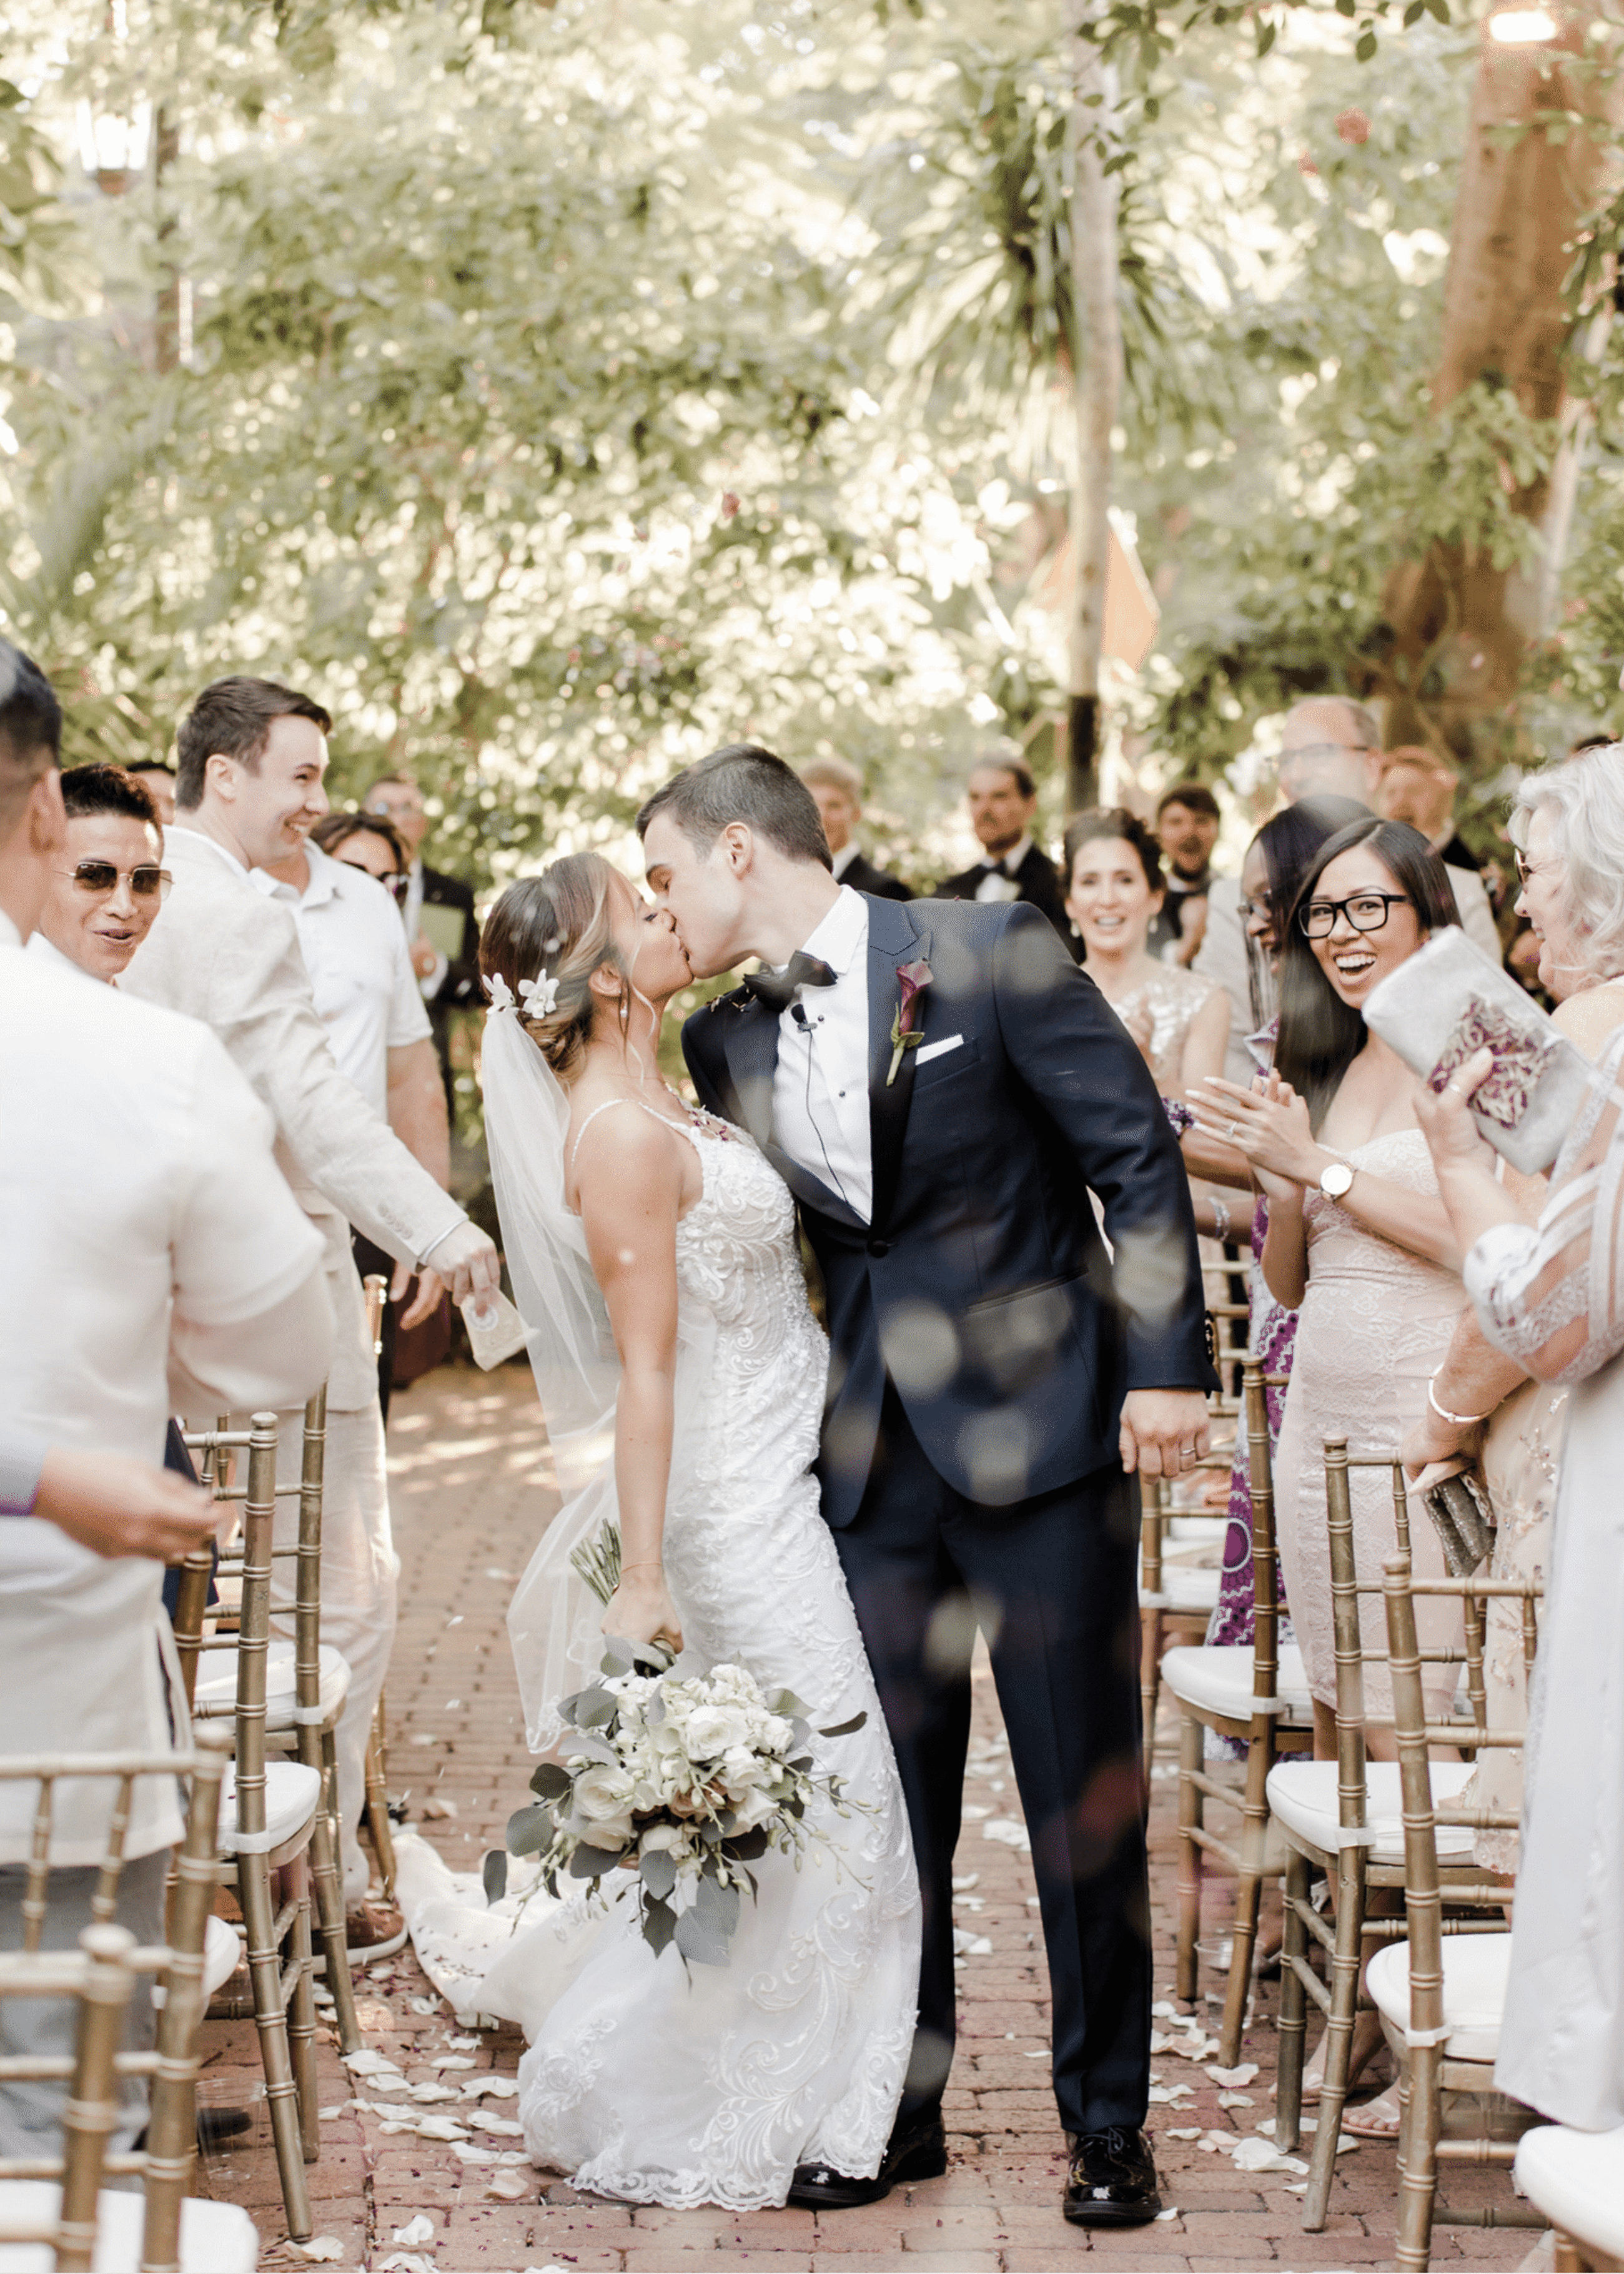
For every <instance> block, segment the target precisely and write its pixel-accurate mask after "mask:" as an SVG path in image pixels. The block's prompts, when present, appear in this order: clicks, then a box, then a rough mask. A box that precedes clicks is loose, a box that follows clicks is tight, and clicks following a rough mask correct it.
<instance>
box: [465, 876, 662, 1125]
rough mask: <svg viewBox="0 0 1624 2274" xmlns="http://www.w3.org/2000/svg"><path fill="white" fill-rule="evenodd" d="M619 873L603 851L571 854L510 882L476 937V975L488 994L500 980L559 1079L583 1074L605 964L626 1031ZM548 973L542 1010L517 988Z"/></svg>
mask: <svg viewBox="0 0 1624 2274" xmlns="http://www.w3.org/2000/svg"><path fill="white" fill-rule="evenodd" d="M615 885H616V874H615V871H614V870H613V869H611V868H610V866H609V864H608V862H607V861H606V860H605V859H604V858H603V855H601V853H571V854H569V855H566V857H565V858H564V859H563V860H562V861H555V862H554V863H553V865H552V867H551V868H550V869H544V870H542V872H541V874H540V876H539V877H525V878H523V879H522V881H521V882H520V883H518V884H517V885H509V886H508V889H507V891H506V892H504V893H503V894H502V898H501V899H500V900H498V901H497V903H496V905H495V907H494V908H493V909H492V910H491V912H490V914H489V915H488V916H487V918H486V920H485V926H484V930H482V932H481V933H480V975H481V977H482V978H483V979H484V980H485V982H486V989H485V991H486V993H487V996H488V995H489V993H490V991H491V990H490V982H491V981H492V980H493V979H497V978H500V979H503V980H505V981H506V982H507V984H508V987H509V988H510V990H511V992H512V995H513V998H514V1001H515V1003H516V1005H517V1012H516V1013H515V1015H516V1016H517V1019H518V1021H519V1024H520V1025H521V1026H522V1027H523V1028H524V1029H525V1033H526V1034H527V1035H529V1036H530V1038H531V1040H532V1042H533V1043H534V1044H535V1045H536V1048H537V1049H538V1050H540V1053H541V1055H542V1057H543V1058H545V1059H546V1060H547V1062H548V1065H550V1066H551V1067H552V1069H553V1072H554V1073H555V1074H556V1075H557V1076H558V1079H559V1080H560V1081H570V1078H571V1077H572V1076H573V1075H574V1074H575V1073H578V1071H579V1069H580V1064H581V1060H582V1059H583V1058H584V1057H585V1054H586V1041H587V1037H588V1035H590V1034H591V1032H592V1022H593V1009H594V1006H595V1005H599V1004H601V1002H602V1000H603V998H602V997H601V996H594V995H593V992H592V990H591V987H590V985H589V984H588V982H589V981H590V980H591V978H592V975H593V972H594V971H601V970H602V969H603V968H604V967H605V966H606V965H607V966H608V968H609V969H610V970H612V971H613V972H614V973H615V974H616V977H617V978H618V979H619V981H620V1005H619V1013H620V1022H621V1028H622V1030H623V1031H624V1028H625V1025H626V1021H627V1019H628V1017H629V1016H630V1014H631V988H630V987H629V985H628V984H627V981H626V973H625V969H624V967H623V964H622V961H621V956H620V951H619V949H618V948H617V947H616V945H615V937H614V933H613V930H611V927H610V922H609V911H610V904H611V900H612V898H613V893H614V888H615ZM543 975H545V976H546V978H547V979H548V980H552V981H555V983H556V988H557V991H556V993H555V994H554V996H553V998H552V1008H551V1009H550V1010H548V1011H543V1010H542V1009H541V1008H540V1005H539V1004H538V1003H537V1000H536V998H535V996H534V995H533V994H531V995H529V996H528V997H526V996H525V995H521V994H520V992H519V984H520V982H521V981H523V982H525V983H527V984H531V983H535V982H537V981H540V979H541V978H542V977H543Z"/></svg>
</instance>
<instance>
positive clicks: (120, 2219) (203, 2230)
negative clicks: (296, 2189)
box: [0, 2180, 260, 2274]
mask: <svg viewBox="0 0 1624 2274" xmlns="http://www.w3.org/2000/svg"><path fill="white" fill-rule="evenodd" d="M61 2202H62V2190H61V2188H60V2187H57V2184H56V2182H55V2181H54V2180H0V2237H3V2236H4V2234H6V2233H8V2232H10V2233H16V2232H17V2230H18V2228H19V2227H24V2228H26V2227H36V2228H37V2227H40V2226H42V2225H45V2224H46V2223H47V2222H48V2221H49V2220H52V2219H54V2218H56V2217H57V2211H58V2209H59V2207H60V2205H61ZM146 2216H147V2202H146V2198H145V2197H144V2196H142V2195H125V2194H121V2193H119V2192H118V2191H117V2189H115V2188H112V2187H103V2188H102V2192H101V2194H100V2195H97V2197H96V2247H95V2252H94V2255H93V2257H92V2259H91V2262H90V2263H91V2264H92V2266H93V2267H94V2269H95V2274H136V2269H137V2268H138V2267H139V2266H140V2263H141V2229H142V2224H143V2222H144V2220H145V2218H146ZM55 2263H56V2257H55V2254H54V2253H53V2251H52V2250H51V2248H50V2245H49V2243H45V2242H6V2241H4V2240H0V2274H50V2269H51V2267H52V2266H53V2265H55ZM180 2263H181V2266H182V2269H183V2274H253V2270H254V2268H255V2267H256V2266H257V2265H258V2264H259V2263H260V2238H259V2235H258V2234H257V2233H256V2232H255V2231H254V2225H253V2220H252V2219H251V2218H249V2216H248V2214H247V2212H246V2211H245V2210H238V2206H237V2205H236V2204H235V2203H223V2202H197V2201H195V2200H193V2199H192V2198H190V2197H189V2198H188V2199H187V2200H186V2201H185V2202H183V2203H182V2204H181V2207H180Z"/></svg>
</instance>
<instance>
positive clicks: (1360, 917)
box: [1297, 892, 1411, 939]
mask: <svg viewBox="0 0 1624 2274" xmlns="http://www.w3.org/2000/svg"><path fill="white" fill-rule="evenodd" d="M1410 905H1411V902H1410V897H1409V893H1408V892H1356V893H1354V894H1353V896H1352V898H1351V899H1349V900H1311V901H1310V902H1309V904H1308V906H1307V907H1304V908H1299V909H1298V910H1297V922H1299V923H1300V924H1301V925H1302V927H1303V931H1304V933H1305V934H1306V935H1307V937H1309V938H1310V939H1324V938H1326V936H1327V935H1328V934H1329V933H1331V932H1333V931H1334V930H1336V920H1337V918H1338V916H1346V917H1347V919H1348V922H1349V923H1350V924H1351V925H1352V926H1353V928H1354V930H1356V931H1379V930H1381V928H1382V926H1383V925H1384V924H1385V923H1386V921H1387V911H1388V909H1389V908H1407V907H1409V906H1410Z"/></svg>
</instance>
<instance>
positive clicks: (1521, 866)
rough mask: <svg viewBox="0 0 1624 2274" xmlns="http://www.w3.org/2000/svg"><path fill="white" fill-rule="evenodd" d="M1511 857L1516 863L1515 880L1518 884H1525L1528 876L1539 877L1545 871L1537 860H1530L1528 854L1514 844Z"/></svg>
mask: <svg viewBox="0 0 1624 2274" xmlns="http://www.w3.org/2000/svg"><path fill="white" fill-rule="evenodd" d="M1511 857H1512V859H1513V860H1514V862H1516V864H1517V882H1518V884H1519V885H1526V884H1527V882H1528V880H1529V878H1530V877H1539V876H1543V875H1544V873H1545V871H1544V870H1542V869H1541V867H1540V865H1539V863H1538V862H1537V861H1530V859H1529V857H1528V855H1527V854H1526V853H1524V852H1522V850H1521V848H1520V847H1517V846H1513V847H1512V848H1511Z"/></svg>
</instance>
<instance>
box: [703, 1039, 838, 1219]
mask: <svg viewBox="0 0 1624 2274" xmlns="http://www.w3.org/2000/svg"><path fill="white" fill-rule="evenodd" d="M716 1016H717V1017H718V1018H719V1019H725V1020H727V1024H726V1025H725V1026H724V1027H723V1028H722V1030H721V1035H722V1050H723V1054H724V1056H725V1057H726V1058H727V1062H728V1079H729V1083H730V1085H731V1087H732V1091H733V1105H734V1117H733V1118H735V1119H736V1121H737V1122H738V1124H739V1126H741V1128H744V1129H748V1130H749V1132H750V1133H751V1135H752V1137H753V1138H754V1139H755V1141H756V1143H757V1144H758V1146H759V1148H760V1149H761V1151H762V1153H763V1154H764V1155H765V1156H766V1157H767V1160H768V1161H769V1162H770V1163H772V1165H773V1167H774V1169H776V1170H777V1171H778V1173H779V1175H780V1176H781V1177H782V1178H783V1180H784V1182H785V1184H787V1185H788V1186H789V1189H790V1191H791V1192H792V1193H794V1194H795V1196H796V1198H797V1201H801V1202H803V1203H804V1206H805V1207H807V1208H812V1209H818V1210H820V1213H821V1214H822V1215H824V1216H835V1217H836V1218H837V1219H838V1220H839V1221H840V1222H841V1223H842V1224H857V1217H856V1216H854V1215H853V1214H852V1212H851V1210H850V1209H849V1208H848V1207H847V1206H846V1203H845V1201H843V1200H842V1198H841V1197H840V1194H839V1193H836V1192H833V1191H831V1190H830V1188H829V1186H827V1185H826V1184H824V1183H823V1182H822V1181H821V1179H820V1178H817V1177H814V1176H813V1175H812V1173H811V1171H809V1170H806V1169H804V1168H802V1166H801V1164H800V1163H799V1162H798V1161H793V1160H791V1159H790V1157H789V1154H788V1153H786V1152H785V1151H784V1149H783V1148H782V1146H781V1145H779V1144H777V1143H776V1142H775V1141H774V1136H773V1077H774V1074H775V1073H777V1071H778V1013H777V1012H776V1011H774V1010H773V1009H771V1008H770V1007H769V1005H767V1004H765V1003H761V1002H759V1001H757V1000H756V999H755V998H753V997H752V998H751V999H750V1001H749V1002H747V1003H746V1004H745V1005H744V1007H743V1008H742V1009H741V1010H737V1011H731V1010H721V1011H718V1012H717V1013H716Z"/></svg>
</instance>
